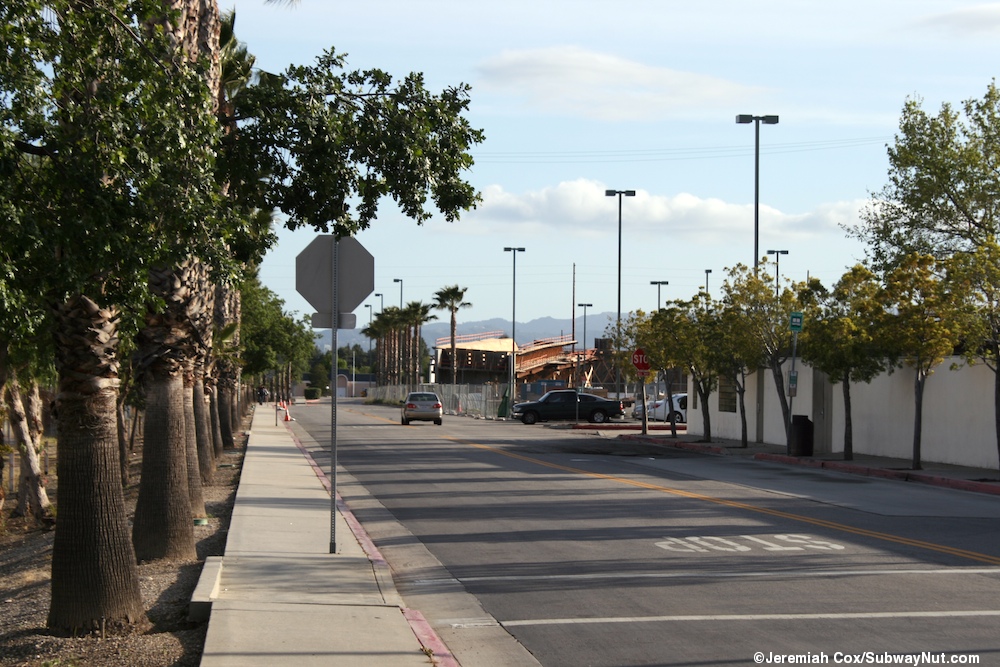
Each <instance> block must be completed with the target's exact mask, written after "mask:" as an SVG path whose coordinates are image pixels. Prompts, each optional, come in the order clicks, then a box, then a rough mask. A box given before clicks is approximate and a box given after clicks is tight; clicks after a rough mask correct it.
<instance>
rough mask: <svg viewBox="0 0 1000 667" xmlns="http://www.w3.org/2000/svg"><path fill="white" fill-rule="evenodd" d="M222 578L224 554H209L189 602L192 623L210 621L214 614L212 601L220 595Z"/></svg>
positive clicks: (189, 615) (189, 616)
mask: <svg viewBox="0 0 1000 667" xmlns="http://www.w3.org/2000/svg"><path fill="white" fill-rule="evenodd" d="M221 580H222V556H208V557H207V558H205V564H204V565H202V566H201V575H199V576H198V584H197V585H196V586H195V588H194V593H193V594H192V595H191V601H190V602H188V620H189V621H191V622H192V623H203V622H206V621H208V619H209V617H210V616H211V615H212V602H214V601H215V599H216V598H217V597H219V582H220V581H221Z"/></svg>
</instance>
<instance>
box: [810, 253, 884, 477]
mask: <svg viewBox="0 0 1000 667" xmlns="http://www.w3.org/2000/svg"><path fill="white" fill-rule="evenodd" d="M882 296H883V292H882V289H881V284H880V283H879V281H878V279H877V277H876V276H875V274H873V273H872V272H871V271H870V270H868V269H867V268H865V267H864V266H861V265H860V264H859V265H856V266H854V267H853V268H851V269H850V270H849V271H848V272H847V273H845V274H844V275H843V276H842V277H841V279H840V280H839V281H838V282H837V284H836V285H835V286H834V288H833V291H832V292H830V293H826V291H825V290H823V291H822V293H819V294H818V298H817V299H816V301H815V306H814V307H812V308H809V309H807V311H806V317H805V326H804V328H803V330H802V341H801V350H802V358H803V360H804V361H806V362H808V363H809V364H811V365H812V367H813V368H815V369H816V370H819V371H822V372H823V373H826V375H827V377H829V379H830V382H831V383H834V384H836V383H838V382H839V383H840V384H841V387H842V391H843V395H844V459H846V460H851V459H853V458H854V432H853V426H852V419H851V415H852V409H851V384H852V383H856V382H865V383H868V382H871V381H872V380H874V379H875V378H876V377H877V376H878V375H879V374H881V373H883V372H885V371H887V370H890V369H891V368H892V367H893V365H894V360H893V351H892V349H891V348H889V347H888V346H887V345H886V335H885V334H886V331H885V326H886V310H885V306H884V303H883V301H882Z"/></svg>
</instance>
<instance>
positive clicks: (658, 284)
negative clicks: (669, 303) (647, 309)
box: [649, 280, 670, 310]
mask: <svg viewBox="0 0 1000 667" xmlns="http://www.w3.org/2000/svg"><path fill="white" fill-rule="evenodd" d="M649 284H650V285H656V309H657V310H659V309H660V304H661V303H662V301H661V300H660V287H662V286H663V285H669V284H670V281H669V280H650V281H649Z"/></svg>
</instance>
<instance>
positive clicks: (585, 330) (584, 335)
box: [576, 303, 594, 391]
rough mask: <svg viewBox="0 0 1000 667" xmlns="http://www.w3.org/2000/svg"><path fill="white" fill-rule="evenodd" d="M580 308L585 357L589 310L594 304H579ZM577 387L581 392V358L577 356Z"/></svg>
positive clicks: (585, 354)
mask: <svg viewBox="0 0 1000 667" xmlns="http://www.w3.org/2000/svg"><path fill="white" fill-rule="evenodd" d="M576 305H577V306H578V307H580V308H583V356H584V358H586V356H587V309H588V308H592V307H593V306H594V304H592V303H578V304H576ZM576 377H577V380H576V385H577V391H579V390H580V357H579V355H577V358H576Z"/></svg>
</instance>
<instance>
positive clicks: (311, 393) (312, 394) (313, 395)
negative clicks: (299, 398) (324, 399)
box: [303, 387, 323, 401]
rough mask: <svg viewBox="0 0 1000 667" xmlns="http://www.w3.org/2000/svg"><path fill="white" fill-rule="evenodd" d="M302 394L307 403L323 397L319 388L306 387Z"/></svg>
mask: <svg viewBox="0 0 1000 667" xmlns="http://www.w3.org/2000/svg"><path fill="white" fill-rule="evenodd" d="M303 393H304V394H305V397H306V400H307V401H315V400H316V399H317V398H319V397H320V396H322V395H323V390H322V389H320V388H319V387H306V388H305V390H304V392H303Z"/></svg>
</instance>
